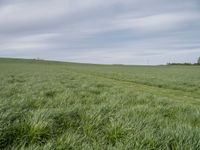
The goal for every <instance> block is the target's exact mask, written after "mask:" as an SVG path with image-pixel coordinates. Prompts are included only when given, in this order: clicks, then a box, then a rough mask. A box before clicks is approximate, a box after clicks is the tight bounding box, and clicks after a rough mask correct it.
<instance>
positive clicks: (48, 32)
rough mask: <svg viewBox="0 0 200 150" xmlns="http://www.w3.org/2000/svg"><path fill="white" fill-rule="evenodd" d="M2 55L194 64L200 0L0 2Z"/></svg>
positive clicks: (199, 35)
mask: <svg viewBox="0 0 200 150" xmlns="http://www.w3.org/2000/svg"><path fill="white" fill-rule="evenodd" d="M0 20H2V21H1V22H0V56H1V57H25V58H35V57H41V58H44V59H54V60H64V61H77V62H91V63H111V64H112V63H117V64H119V63H125V64H162V63H167V62H170V61H176V62H185V61H188V62H194V61H196V59H197V57H198V55H200V44H199V43H200V28H199V26H200V2H199V0H190V1H188V0H109V1H104V0H84V1H80V0H59V1H58V0H35V1H27V0H0Z"/></svg>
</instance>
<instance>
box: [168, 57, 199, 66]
mask: <svg viewBox="0 0 200 150" xmlns="http://www.w3.org/2000/svg"><path fill="white" fill-rule="evenodd" d="M167 65H200V57H199V58H198V60H197V62H196V63H189V62H185V63H167Z"/></svg>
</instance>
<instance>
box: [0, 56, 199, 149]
mask: <svg viewBox="0 0 200 150" xmlns="http://www.w3.org/2000/svg"><path fill="white" fill-rule="evenodd" d="M0 149H20V150H24V149H25V150H34V149H41V150H42V149H45V150H54V149H56V150H57V149H58V150H67V149H71V150H73V149H80V150H82V149H85V150H90V149H94V150H102V149H109V150H118V149H120V150H125V149H130V150H132V149H137V150H143V149H148V150H149V149H152V150H153V149H163V150H176V149H178V150H179V149H180V150H189V149H190V150H199V149H200V66H184V65H182V66H178V65H173V66H170V65H169V66H126V65H92V64H78V63H77V64H76V63H64V62H53V61H42V60H23V59H21V60H20V59H3V58H2V59H0Z"/></svg>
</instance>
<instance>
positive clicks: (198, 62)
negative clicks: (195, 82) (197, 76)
mask: <svg viewBox="0 0 200 150" xmlns="http://www.w3.org/2000/svg"><path fill="white" fill-rule="evenodd" d="M197 64H199V65H200V57H199V59H198V61H197Z"/></svg>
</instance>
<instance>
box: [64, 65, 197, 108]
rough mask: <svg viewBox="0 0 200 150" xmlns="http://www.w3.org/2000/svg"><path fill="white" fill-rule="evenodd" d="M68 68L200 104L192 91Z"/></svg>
mask: <svg viewBox="0 0 200 150" xmlns="http://www.w3.org/2000/svg"><path fill="white" fill-rule="evenodd" d="M68 69H69V70H70V71H72V72H74V73H77V74H82V75H85V76H91V77H93V78H101V79H104V80H109V81H114V82H112V84H117V85H119V84H120V85H122V84H123V86H124V85H126V87H127V86H128V87H130V88H132V89H133V90H134V91H137V92H143V93H149V94H153V95H156V96H161V97H166V98H170V99H174V100H178V101H181V102H183V101H185V102H189V103H190V104H194V105H199V104H200V97H199V96H198V95H195V96H193V95H192V94H194V93H192V92H188V91H181V90H176V89H170V88H164V87H158V86H153V85H146V84H142V83H138V82H134V81H127V80H121V79H116V78H112V77H108V76H105V75H100V74H94V73H92V72H89V73H86V72H83V71H77V70H76V69H72V68H68Z"/></svg>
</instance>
